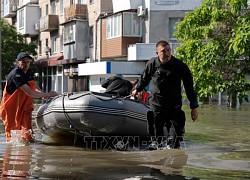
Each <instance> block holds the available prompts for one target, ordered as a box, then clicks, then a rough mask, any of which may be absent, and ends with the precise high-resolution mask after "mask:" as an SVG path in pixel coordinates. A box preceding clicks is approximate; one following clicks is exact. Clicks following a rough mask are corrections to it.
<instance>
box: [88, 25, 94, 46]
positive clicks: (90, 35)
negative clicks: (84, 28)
mask: <svg viewBox="0 0 250 180" xmlns="http://www.w3.org/2000/svg"><path fill="white" fill-rule="evenodd" d="M93 34H94V26H90V28H89V46H90V47H92V46H93V41H94V39H93V38H94V35H93Z"/></svg>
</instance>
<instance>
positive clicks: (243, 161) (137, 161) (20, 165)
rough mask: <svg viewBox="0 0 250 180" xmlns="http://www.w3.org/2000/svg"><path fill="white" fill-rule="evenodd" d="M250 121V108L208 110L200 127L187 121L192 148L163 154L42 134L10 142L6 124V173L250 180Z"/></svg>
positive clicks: (0, 141) (1, 142)
mask: <svg viewBox="0 0 250 180" xmlns="http://www.w3.org/2000/svg"><path fill="white" fill-rule="evenodd" d="M189 112H190V110H189V109H187V118H189V117H188V113H189ZM249 117H250V107H249V108H246V107H244V108H242V109H238V110H237V109H229V108H226V107H217V106H202V107H201V108H200V117H199V120H198V121H197V122H195V123H193V122H192V121H191V120H190V119H187V126H186V134H185V137H184V140H185V147H186V148H184V149H181V150H159V151H139V150H137V151H112V150H89V149H85V148H83V146H73V143H72V144H71V145H70V144H69V145H67V146H66V145H63V144H60V143H54V142H52V141H51V140H50V139H48V137H45V136H41V135H40V134H39V133H38V132H37V131H35V135H36V139H37V140H36V141H35V143H26V144H21V145H20V144H19V145H17V144H11V143H5V135H4V133H3V128H2V127H1V126H2V124H0V173H1V175H2V178H3V179H4V178H9V179H35V178H36V179H128V180H130V179H232V178H234V179H250V144H249V142H250V136H249V131H250V122H249ZM1 129H2V130H1Z"/></svg>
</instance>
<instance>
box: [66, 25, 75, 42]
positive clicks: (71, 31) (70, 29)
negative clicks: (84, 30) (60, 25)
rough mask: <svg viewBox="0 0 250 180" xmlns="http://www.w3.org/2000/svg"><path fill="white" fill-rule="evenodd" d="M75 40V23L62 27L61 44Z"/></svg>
mask: <svg viewBox="0 0 250 180" xmlns="http://www.w3.org/2000/svg"><path fill="white" fill-rule="evenodd" d="M72 42H75V25H73V24H72V25H69V26H65V27H64V31H63V44H67V43H72Z"/></svg>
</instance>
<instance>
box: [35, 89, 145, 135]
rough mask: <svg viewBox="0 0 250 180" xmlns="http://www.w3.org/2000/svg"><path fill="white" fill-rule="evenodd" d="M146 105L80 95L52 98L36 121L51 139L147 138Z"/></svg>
mask: <svg viewBox="0 0 250 180" xmlns="http://www.w3.org/2000/svg"><path fill="white" fill-rule="evenodd" d="M148 110H149V107H148V106H147V105H145V104H142V103H140V102H137V101H135V100H132V99H130V98H129V97H124V98H123V97H115V96H112V95H109V94H105V93H96V92H90V91H86V92H77V93H68V94H63V95H60V96H57V97H54V98H51V99H49V100H48V101H47V102H46V103H45V104H43V105H42V106H40V107H39V109H38V111H37V114H36V118H35V122H36V126H37V127H38V129H39V130H40V131H41V132H42V133H43V134H46V135H48V136H50V137H58V136H61V135H63V136H65V135H74V134H76V133H77V134H78V135H82V136H88V135H105V136H109V135H116V136H147V119H146V115H147V111H148Z"/></svg>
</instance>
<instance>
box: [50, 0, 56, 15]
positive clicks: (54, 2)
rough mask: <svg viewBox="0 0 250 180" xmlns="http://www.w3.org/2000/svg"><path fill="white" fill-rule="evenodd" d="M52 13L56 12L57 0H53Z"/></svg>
mask: <svg viewBox="0 0 250 180" xmlns="http://www.w3.org/2000/svg"><path fill="white" fill-rule="evenodd" d="M51 14H56V1H52V2H51Z"/></svg>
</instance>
